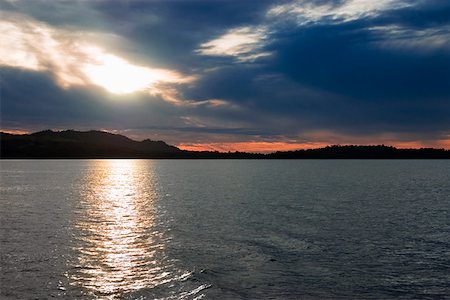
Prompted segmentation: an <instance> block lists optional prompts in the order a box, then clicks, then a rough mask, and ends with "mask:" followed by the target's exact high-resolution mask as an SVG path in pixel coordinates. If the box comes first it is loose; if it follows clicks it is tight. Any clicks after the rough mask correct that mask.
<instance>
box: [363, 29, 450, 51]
mask: <svg viewBox="0 0 450 300" xmlns="http://www.w3.org/2000/svg"><path fill="white" fill-rule="evenodd" d="M369 30H370V31H371V32H372V33H373V34H374V35H378V36H380V39H379V40H377V41H375V44H377V45H380V46H382V47H389V48H398V49H419V50H424V51H428V50H434V49H450V26H448V25H447V26H443V27H440V28H426V29H413V28H407V27H404V26H399V25H388V26H376V27H371V28H369Z"/></svg>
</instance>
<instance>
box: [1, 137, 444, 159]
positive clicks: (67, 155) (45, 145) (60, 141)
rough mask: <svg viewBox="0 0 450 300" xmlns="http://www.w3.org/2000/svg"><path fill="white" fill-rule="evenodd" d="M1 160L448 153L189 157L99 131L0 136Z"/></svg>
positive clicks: (200, 155)
mask: <svg viewBox="0 0 450 300" xmlns="http://www.w3.org/2000/svg"><path fill="white" fill-rule="evenodd" d="M0 146H1V151H0V158H1V159H390V160H392V159H450V150H446V149H435V148H420V149H403V148H402V149H398V148H395V147H392V146H385V145H374V146H361V145H345V146H340V145H332V146H327V147H323V148H315V149H303V150H295V151H277V152H272V153H268V154H261V153H247V152H218V151H189V150H181V149H179V148H177V147H175V146H172V145H168V144H167V143H165V142H163V141H152V140H144V141H140V142H138V141H135V140H132V139H130V138H128V137H125V136H123V135H118V134H112V133H109V132H104V131H95V130H91V131H74V130H65V131H51V130H46V131H41V132H36V133H32V134H10V133H4V132H0Z"/></svg>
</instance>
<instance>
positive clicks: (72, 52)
mask: <svg viewBox="0 0 450 300" xmlns="http://www.w3.org/2000/svg"><path fill="white" fill-rule="evenodd" d="M100 35H101V34H100V33H96V32H83V31H71V30H68V29H60V28H55V27H51V26H49V25H47V24H44V23H42V22H38V21H36V20H33V19H31V18H27V17H25V16H22V15H18V14H10V15H6V17H5V18H3V19H2V20H1V21H0V39H1V40H2V43H1V44H0V65H3V66H7V67H17V68H22V69H29V70H32V71H41V72H50V73H52V74H53V75H54V77H55V80H56V82H57V83H58V84H59V85H61V86H62V87H64V88H70V87H72V86H87V85H97V86H100V87H102V88H104V89H106V90H107V91H109V92H111V93H118V94H126V93H132V92H135V91H141V90H147V91H148V92H149V93H159V94H161V95H162V96H163V99H168V100H170V101H175V100H176V99H175V97H174V96H173V95H171V94H168V95H166V94H165V93H164V90H163V89H161V88H160V86H161V85H162V84H167V83H170V84H185V83H190V82H192V81H194V80H195V76H187V75H184V74H181V73H179V72H177V71H175V70H168V69H160V68H153V67H149V66H141V65H135V64H133V63H131V62H128V61H127V60H126V59H124V58H121V57H119V56H117V55H114V54H112V53H111V52H109V51H108V50H106V49H104V48H102V47H101V46H99V45H96V44H95V42H92V41H93V40H95V39H96V36H100Z"/></svg>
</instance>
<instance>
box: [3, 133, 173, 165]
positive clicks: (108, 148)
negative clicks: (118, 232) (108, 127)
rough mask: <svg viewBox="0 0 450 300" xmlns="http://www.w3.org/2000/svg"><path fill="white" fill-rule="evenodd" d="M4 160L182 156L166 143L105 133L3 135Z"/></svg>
mask: <svg viewBox="0 0 450 300" xmlns="http://www.w3.org/2000/svg"><path fill="white" fill-rule="evenodd" d="M0 143H1V157H5V158H6V157H8V158H12V157H16V158H97V157H104V158H114V157H117V158H118V157H124V158H125V157H155V158H156V157H170V156H171V155H173V154H174V153H179V152H182V151H181V150H180V149H178V148H177V147H174V146H170V145H167V144H166V143H164V142H162V141H150V140H145V141H142V142H137V141H133V140H131V139H129V138H127V137H125V136H122V135H118V134H112V133H109V132H103V131H94V130H92V131H85V132H80V131H74V130H65V131H51V130H45V131H40V132H36V133H33V134H24V135H15V134H7V133H1V140H0Z"/></svg>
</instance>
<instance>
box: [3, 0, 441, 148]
mask: <svg viewBox="0 0 450 300" xmlns="http://www.w3.org/2000/svg"><path fill="white" fill-rule="evenodd" d="M0 11H1V15H0V41H1V43H0V72H1V99H0V100H1V102H0V113H1V129H2V130H3V131H7V132H16V133H24V132H35V131H39V130H45V129H53V130H64V129H75V130H90V129H98V130H106V131H110V132H114V133H119V134H124V135H126V136H128V137H130V138H133V139H137V140H142V139H146V138H150V139H153V140H164V141H166V142H168V143H169V144H173V145H176V146H179V147H180V148H183V149H191V150H218V151H236V150H239V151H250V152H270V151H275V150H294V149H303V148H316V147H322V146H325V145H329V144H341V145H344V144H361V145H367V144H386V145H394V146H397V147H438V148H447V149H450V1H448V0H416V1H415V0H378V1H372V0H283V1H275V0H245V1H244V0H173V1H171V0H165V1H151V0H150V1H137V0H136V1H132V0H122V1H119V0H117V1H112V0H111V1H101V0H97V1H77V0H72V1H55V0H33V1H30V0H23V1H21V0H0Z"/></svg>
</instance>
